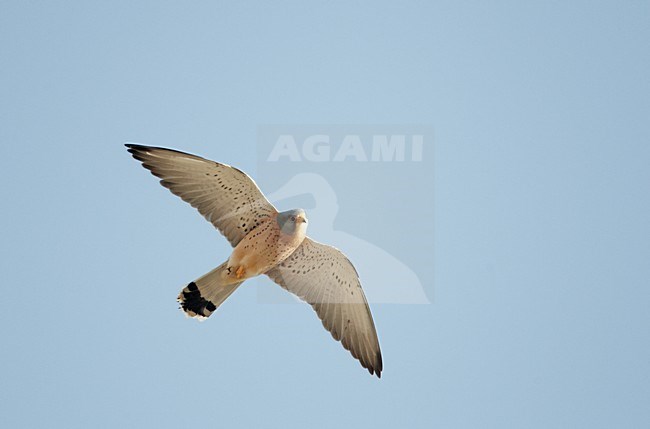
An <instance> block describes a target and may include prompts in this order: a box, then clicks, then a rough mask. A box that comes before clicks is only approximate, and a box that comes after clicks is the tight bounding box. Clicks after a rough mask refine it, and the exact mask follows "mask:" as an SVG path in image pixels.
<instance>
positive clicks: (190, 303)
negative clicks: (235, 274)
mask: <svg viewBox="0 0 650 429" xmlns="http://www.w3.org/2000/svg"><path fill="white" fill-rule="evenodd" d="M227 270H228V267H227V262H224V263H223V264H221V265H219V266H218V267H217V268H215V269H214V270H212V271H210V272H209V273H207V274H205V275H203V276H201V277H199V278H198V279H196V280H194V281H193V282H191V283H190V284H189V285H187V286H186V287H185V288H184V289H183V290H182V291H181V293H180V294H179V295H178V302H179V303H180V305H181V309H182V310H183V311H184V312H185V314H187V315H188V316H189V317H196V318H198V319H204V318H206V317H210V315H211V314H212V313H214V312H215V311H216V309H217V308H218V307H219V306H220V305H221V303H222V302H224V301H225V300H226V298H228V297H229V296H230V294H232V293H233V292H234V291H235V289H237V287H238V286H239V285H240V284H242V283H243V282H235V283H233V282H232V281H231V280H230V278H229V276H228V273H227Z"/></svg>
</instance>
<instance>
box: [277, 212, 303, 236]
mask: <svg viewBox="0 0 650 429" xmlns="http://www.w3.org/2000/svg"><path fill="white" fill-rule="evenodd" d="M277 219H278V224H279V225H280V229H281V230H282V232H283V233H285V234H295V233H296V232H298V231H300V230H303V232H304V231H305V230H307V215H306V214H305V211H304V210H303V209H293V210H287V211H285V212H280V213H278V217H277Z"/></svg>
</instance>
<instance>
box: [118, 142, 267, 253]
mask: <svg viewBox="0 0 650 429" xmlns="http://www.w3.org/2000/svg"><path fill="white" fill-rule="evenodd" d="M126 147H127V148H129V149H128V150H129V152H130V153H131V154H132V155H133V157H134V158H135V159H137V160H138V161H141V162H142V165H143V166H144V167H145V168H146V169H148V170H150V171H151V173H152V174H153V175H154V176H157V177H160V178H161V179H162V180H161V181H160V184H161V185H163V186H164V187H166V188H168V189H169V190H170V191H172V193H174V194H175V195H178V196H179V197H181V198H182V199H183V201H186V202H188V203H190V204H191V205H192V207H195V208H196V209H198V211H199V212H200V213H201V214H202V215H203V216H204V217H205V218H206V219H207V220H208V222H211V223H212V224H213V225H214V226H215V228H217V229H218V230H219V231H220V232H221V233H222V234H223V235H224V236H225V237H226V238H227V239H228V241H229V242H230V244H231V245H232V246H233V247H235V246H236V245H237V243H239V241H240V240H241V239H242V238H244V236H246V234H247V233H249V232H250V231H251V230H253V229H254V228H256V227H257V226H258V225H259V223H260V221H262V220H264V219H265V218H268V217H273V216H275V215H276V214H277V213H278V212H277V210H276V209H275V207H273V205H272V204H271V203H270V202H269V201H268V200H267V199H266V198H265V197H264V195H263V194H262V191H260V189H259V188H258V187H257V185H256V184H255V182H254V181H253V179H251V178H250V177H248V176H247V175H246V173H244V172H243V171H241V170H238V169H236V168H234V167H231V166H229V165H226V164H220V163H218V162H214V161H210V160H207V159H204V158H201V157H198V156H195V155H190V154H188V153H183V152H178V151H175V150H171V149H163V148H157V147H148V146H140V145H135V144H127V145H126Z"/></svg>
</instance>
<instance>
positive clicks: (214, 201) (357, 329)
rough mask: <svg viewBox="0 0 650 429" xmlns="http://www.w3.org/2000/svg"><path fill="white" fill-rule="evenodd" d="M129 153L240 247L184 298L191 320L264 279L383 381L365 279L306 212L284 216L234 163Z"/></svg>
mask: <svg viewBox="0 0 650 429" xmlns="http://www.w3.org/2000/svg"><path fill="white" fill-rule="evenodd" d="M126 147H127V148H128V151H129V152H130V153H131V155H132V156H133V157H134V158H135V159H136V160H138V161H140V162H142V165H143V167H145V168H146V169H148V170H149V171H151V173H152V174H153V175H154V176H157V177H159V178H160V179H161V180H160V184H161V185H163V186H164V187H166V188H168V189H169V190H170V191H171V192H172V193H173V194H175V195H177V196H179V197H180V198H181V199H183V201H185V202H187V203H189V204H191V205H192V207H194V208H196V209H197V210H198V211H199V213H201V214H202V215H203V217H205V218H206V219H207V220H208V222H210V223H212V225H214V227H215V228H217V229H218V230H219V232H221V233H222V234H223V235H224V236H225V237H226V239H227V240H228V241H229V242H230V244H231V245H232V247H233V248H234V249H233V251H232V253H231V254H230V257H229V258H228V259H227V260H226V261H225V262H224V263H222V264H221V265H219V266H218V267H217V268H215V269H214V270H212V271H210V272H208V273H207V274H205V275H203V276H201V277H199V278H198V279H196V280H194V281H193V282H191V283H190V284H188V285H187V286H186V287H185V288H184V289H183V290H182V291H181V293H180V294H179V295H178V302H179V303H180V306H181V309H182V310H183V311H184V312H185V313H186V314H187V315H188V316H190V317H194V318H198V319H205V318H207V317H210V315H211V314H212V313H214V312H215V311H216V309H217V308H218V307H219V306H220V305H221V304H222V303H223V302H224V301H225V300H226V298H228V297H229V296H230V294H232V293H233V292H234V291H235V289H237V287H239V286H240V285H241V284H242V283H243V282H244V281H245V280H246V279H249V278H252V277H256V276H259V275H261V274H265V275H267V276H268V277H269V278H271V280H273V281H274V282H276V283H277V284H279V285H280V286H282V287H283V288H284V289H286V290H288V291H289V292H291V293H293V294H295V295H297V296H298V297H299V298H300V299H302V300H303V301H305V302H307V303H309V304H310V305H311V306H312V307H313V309H314V310H315V311H316V314H317V315H318V317H319V318H320V319H321V321H322V322H323V326H324V327H325V329H327V330H328V331H329V332H330V333H331V334H332V337H334V339H335V340H337V341H341V343H342V344H343V347H345V348H346V349H347V350H349V351H350V353H351V354H352V356H354V357H355V358H356V359H357V360H359V362H360V363H361V365H362V366H363V367H364V368H366V369H367V370H368V372H370V374H371V375H372V374H375V375H377V377H381V371H382V369H383V365H382V359H381V350H380V348H379V340H378V339H377V331H376V330H375V324H374V322H373V320H372V314H371V313H370V307H369V306H368V302H367V301H366V297H365V295H364V293H363V289H361V283H360V281H359V275H358V273H357V271H356V269H355V268H354V266H353V265H352V263H351V262H350V261H349V260H348V258H347V257H346V256H345V255H344V254H343V253H341V251H339V250H338V249H336V248H334V247H332V246H328V245H326V244H321V243H318V242H317V241H314V240H312V239H310V238H309V237H307V235H306V232H307V215H306V213H305V211H304V210H302V209H294V210H287V211H284V212H278V211H277V210H276V208H275V207H273V205H272V204H271V203H270V202H269V201H268V200H267V199H266V197H265V196H264V194H262V191H260V189H259V188H258V187H257V185H256V184H255V182H254V181H253V179H251V178H250V177H249V176H248V175H247V174H246V173H244V172H243V171H241V170H239V169H237V168H235V167H231V166H230V165H226V164H221V163H218V162H215V161H210V160H207V159H204V158H201V157H198V156H195V155H191V154H188V153H183V152H179V151H176V150H172V149H164V148H157V147H148V146H141V145H136V144H127V145H126Z"/></svg>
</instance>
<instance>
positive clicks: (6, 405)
mask: <svg viewBox="0 0 650 429" xmlns="http://www.w3.org/2000/svg"><path fill="white" fill-rule="evenodd" d="M649 9H650V6H649V4H648V3H647V2H642V1H625V2H586V1H572V2H513V1H510V2H507V1H503V2H393V3H390V2H353V3H352V4H350V2H328V4H327V5H325V4H322V5H321V4H307V2H279V3H277V2H274V3H263V2H231V3H229V4H225V3H223V2H192V3H191V4H190V3H185V2H169V1H162V2H146V1H140V2H125V1H124V2H119V1H118V2H18V1H14V2H9V1H6V2H3V3H2V4H1V5H0V54H1V55H0V57H1V58H2V67H0V100H2V101H1V102H0V142H1V144H0V179H1V181H0V183H1V185H0V186H1V187H2V195H3V196H4V198H3V204H2V211H1V215H0V216H1V219H2V224H3V225H4V227H3V231H2V240H0V252H1V255H2V258H0V273H1V275H2V282H1V285H2V288H3V289H2V290H3V296H4V300H5V302H4V306H3V311H2V312H0V335H1V338H2V342H3V346H2V348H1V350H0V362H1V363H2V370H0V426H2V427H10V426H14V425H20V426H21V427H26V428H30V427H34V428H36V427H38V428H40V427H54V428H58V427H61V428H64V427H65V428H77V427H89V426H91V427H127V428H128V427H154V426H155V427H159V428H167V427H179V426H181V425H182V426H187V425H188V424H201V425H205V426H207V427H219V428H223V427H228V428H229V427H287V428H291V427H301V428H302V427H323V428H330V427H359V428H365V427H373V428H381V427H395V426H397V425H400V426H404V425H405V426H408V427H446V428H447V427H448V428H475V427H485V428H492V427H494V428H503V427H531V428H533V427H539V428H548V427H589V428H598V427H602V428H609V427H645V426H648V425H649V424H650V411H648V407H647V404H648V402H649V400H650V387H648V386H649V385H650V383H648V381H649V380H650V365H649V364H648V362H650V344H649V343H648V334H649V332H648V326H650V316H649V312H648V303H649V302H650V289H649V288H648V283H649V282H648V279H649V278H650V264H648V261H649V260H650V244H649V243H650V241H649V238H650V234H649V233H650V226H649V223H648V218H650V206H649V204H650V203H649V201H650V198H649V196H650V195H649V192H648V186H649V184H650V169H649V168H648V165H649V161H650V146H649V145H648V141H649V137H650V130H649V126H648V123H649V121H648V116H649V113H650V99H649V94H650V80H648V76H650V51H648V47H647V41H648V40H649V39H650V29H649V27H648V25H647V22H648V18H649V16H650V10H649ZM263 124H290V125H300V124H379V125H382V124H384V125H386V124H389V125H390V124H424V125H426V126H428V127H431V129H433V133H434V138H433V141H434V144H433V145H432V146H428V147H427V149H428V148H431V147H432V148H433V155H434V156H433V157H430V158H427V160H428V164H427V165H428V166H429V167H430V168H431V169H432V171H433V175H432V177H431V178H430V179H429V180H427V181H425V182H426V183H419V182H414V183H413V184H412V185H411V188H409V190H408V192H409V193H418V192H421V193H423V194H426V195H433V198H431V199H429V198H428V199H426V200H425V201H424V202H423V203H422V207H416V208H415V209H414V216H409V217H407V218H406V219H405V220H404V219H402V217H401V216H399V217H398V218H399V220H396V219H395V218H393V217H391V216H389V215H386V214H385V211H388V213H389V214H391V213H393V212H392V209H391V207H392V205H391V204H388V203H385V204H384V205H383V207H384V211H382V212H381V213H380V214H376V213H375V212H374V211H370V210H365V207H364V205H359V204H356V205H354V206H351V205H350V203H348V204H345V205H342V209H341V212H340V216H342V219H343V220H342V221H341V222H347V223H345V224H344V227H345V228H343V229H345V230H346V231H348V232H349V231H355V232H357V235H358V236H362V237H364V238H366V239H367V238H368V237H371V238H372V237H376V241H375V243H377V244H379V245H381V247H382V248H384V249H386V250H387V251H394V252H396V253H397V254H398V256H399V258H400V259H401V260H406V262H409V261H412V262H409V264H410V265H414V266H413V267H412V268H413V270H414V271H415V272H417V273H421V272H423V271H422V270H423V269H424V268H423V267H422V266H423V265H426V270H431V269H432V271H426V272H427V273H430V274H424V275H422V276H421V278H424V277H426V281H423V283H424V288H425V292H426V294H427V296H428V298H429V300H430V301H431V302H432V303H431V304H430V305H405V304H400V305H398V304H374V305H373V306H372V310H373V314H374V316H375V322H376V325H377V329H378V331H379V337H380V342H381V346H382V351H383V354H384V364H385V365H384V372H383V374H382V379H381V380H378V379H376V378H374V377H371V376H369V375H368V374H367V372H364V371H363V370H362V369H361V367H360V366H359V365H358V363H357V362H356V361H354V360H353V359H352V358H351V357H350V356H349V354H348V353H347V352H345V351H344V350H343V349H342V348H341V347H340V345H339V344H337V343H335V342H334V341H333V340H332V339H331V337H330V335H329V334H328V333H327V332H325V331H324V330H323V329H322V326H321V324H320V322H319V321H318V320H317V318H316V317H315V315H314V313H313V312H312V310H311V309H310V308H309V307H308V306H306V305H283V304H278V305H270V304H268V303H263V302H260V299H259V292H258V290H259V288H263V287H265V286H266V287H272V286H273V285H272V284H271V283H270V282H267V281H266V280H260V281H257V282H255V283H253V284H252V286H251V287H249V288H244V287H242V288H240V290H238V291H237V293H236V294H234V295H233V296H232V297H231V298H229V300H228V301H227V302H226V303H225V304H224V306H223V307H222V308H221V309H220V310H219V312H218V313H217V314H216V315H215V316H213V318H211V319H210V320H208V321H206V322H205V323H196V322H195V321H193V320H187V319H185V318H184V317H183V316H182V314H181V313H180V312H179V311H178V310H177V304H176V302H175V297H176V295H177V293H178V291H179V290H180V288H181V287H182V286H184V285H185V284H186V283H187V282H188V281H191V280H193V279H194V278H196V277H198V276H199V275H201V274H203V273H204V272H206V271H208V270H209V269H211V268H212V267H214V266H216V265H217V264H218V263H220V262H221V261H222V260H223V259H225V258H226V257H227V255H228V251H229V249H228V245H227V243H226V241H225V240H224V239H223V238H221V237H220V236H219V234H218V233H217V232H216V231H214V230H213V229H212V227H211V225H209V224H208V223H207V222H205V221H204V220H203V219H202V218H201V217H200V216H199V215H198V214H196V213H194V211H193V210H192V209H191V208H190V207H189V206H187V205H185V204H183V203H182V202H181V201H180V200H178V199H176V198H175V197H173V196H172V195H171V194H169V192H167V191H166V190H165V189H163V188H162V187H160V186H159V185H157V184H156V181H155V180H154V178H153V177H152V176H151V175H149V174H147V173H146V172H145V171H144V170H143V169H142V168H141V167H140V166H139V165H138V164H137V163H136V162H135V161H133V160H132V159H131V158H130V157H129V156H128V154H127V153H126V151H125V150H124V147H123V143H124V142H127V141H134V142H139V143H142V144H150V145H156V146H166V147H173V148H177V149H181V150H185V151H189V152H192V153H197V154H200V155H203V156H205V157H208V158H211V159H215V160H219V161H222V162H226V163H229V164H232V165H236V166H238V167H239V168H241V169H242V170H244V171H247V172H249V173H250V174H251V175H252V176H254V177H255V176H256V175H257V174H258V173H260V170H263V172H264V175H268V174H269V172H268V171H266V170H264V164H263V162H262V161H261V160H260V159H259V158H260V157H259V143H258V127H259V126H260V125H263ZM381 167H382V168H379V169H378V170H377V171H375V172H374V173H373V174H377V177H378V180H385V176H384V175H388V174H391V168H392V164H390V163H387V164H385V165H382V166H381ZM382 170H383V171H382ZM359 178H360V176H359ZM354 179H355V178H354V177H353V176H352V180H354ZM260 186H262V189H264V190H266V191H268V192H270V191H272V190H273V189H271V188H268V189H265V186H264V183H260ZM382 195H383V193H381V192H378V191H377V189H373V191H372V192H368V195H367V196H366V198H368V199H370V198H373V199H379V198H381V197H382ZM399 203H400V202H399V201H398V202H396V208H395V211H396V212H398V213H402V211H403V210H404V208H403V207H402V206H400V204H399ZM397 206H399V207H398V208H397ZM402 221H405V222H409V221H413V222H418V223H419V224H421V225H422V228H423V231H425V232H423V234H424V233H426V234H430V237H431V240H429V242H426V241H425V242H424V243H422V240H410V239H409V235H408V234H404V237H403V238H402V239H399V238H394V236H395V234H383V233H382V231H385V230H386V228H390V229H391V231H394V228H395V227H396V225H401V224H402ZM411 242H413V243H414V244H413V245H411V246H410V247H412V249H409V248H408V244H409V243H411ZM409 251H411V252H412V253H413V256H412V257H409ZM422 261H424V262H422ZM395 287H399V285H396V286H395Z"/></svg>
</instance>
